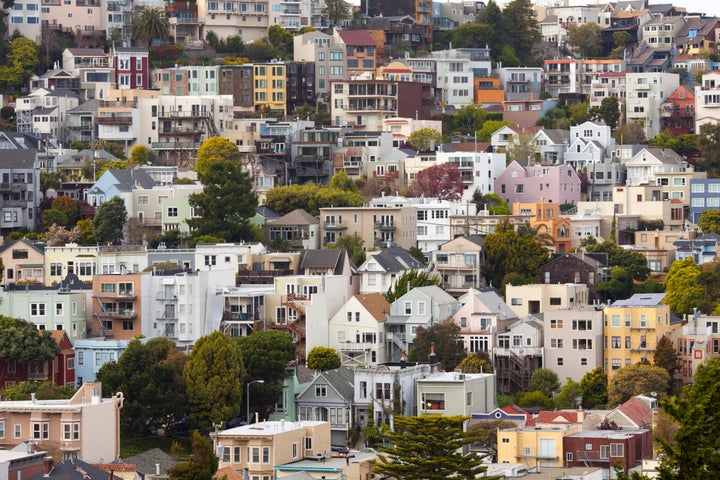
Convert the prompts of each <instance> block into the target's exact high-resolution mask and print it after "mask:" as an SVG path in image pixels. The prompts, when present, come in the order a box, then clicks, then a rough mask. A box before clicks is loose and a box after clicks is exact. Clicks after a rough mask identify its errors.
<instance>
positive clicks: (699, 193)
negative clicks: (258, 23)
mask: <svg viewBox="0 0 720 480" xmlns="http://www.w3.org/2000/svg"><path fill="white" fill-rule="evenodd" d="M718 194H720V180H719V179H717V178H705V179H702V178H692V179H690V215H689V216H688V221H689V222H690V223H692V224H697V223H698V220H700V216H701V215H702V213H703V212H704V211H706V210H717V209H720V198H718ZM6 265H7V264H6Z"/></svg>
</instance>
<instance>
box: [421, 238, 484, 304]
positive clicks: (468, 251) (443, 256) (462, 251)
mask: <svg viewBox="0 0 720 480" xmlns="http://www.w3.org/2000/svg"><path fill="white" fill-rule="evenodd" d="M484 243H485V236H483V235H463V236H459V237H456V238H453V239H452V240H450V241H449V242H447V243H444V244H442V245H440V248H438V249H437V250H435V251H434V252H432V254H431V259H432V262H433V266H434V270H435V271H436V272H437V273H438V274H439V275H441V276H442V279H443V283H444V284H445V286H446V287H447V289H448V292H449V293H451V294H453V295H458V296H459V295H462V294H463V293H465V292H466V291H467V289H468V288H477V287H484V286H485V279H484V278H483V277H482V275H481V274H480V270H481V268H482V261H483V258H484V255H483V245H484Z"/></svg>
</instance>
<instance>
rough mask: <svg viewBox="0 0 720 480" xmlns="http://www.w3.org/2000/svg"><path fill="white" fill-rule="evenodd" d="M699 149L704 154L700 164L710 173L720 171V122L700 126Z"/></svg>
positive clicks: (715, 173) (715, 174) (714, 173)
mask: <svg viewBox="0 0 720 480" xmlns="http://www.w3.org/2000/svg"><path fill="white" fill-rule="evenodd" d="M697 149H698V150H700V153H701V154H702V158H703V160H702V163H700V166H701V167H702V169H703V170H705V171H706V172H708V174H710V175H714V176H718V174H719V173H720V124H715V123H705V124H703V125H701V126H700V134H699V135H698V137H697Z"/></svg>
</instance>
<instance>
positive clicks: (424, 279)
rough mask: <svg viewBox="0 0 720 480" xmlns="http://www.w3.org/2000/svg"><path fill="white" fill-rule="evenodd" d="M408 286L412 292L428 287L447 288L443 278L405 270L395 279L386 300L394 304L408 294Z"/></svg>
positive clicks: (413, 270) (386, 294)
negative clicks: (417, 288)
mask: <svg viewBox="0 0 720 480" xmlns="http://www.w3.org/2000/svg"><path fill="white" fill-rule="evenodd" d="M408 285H409V286H410V290H412V289H413V288H416V287H427V286H429V285H436V286H438V287H440V288H445V287H444V284H443V281H442V278H440V277H435V276H430V274H428V273H427V272H421V271H419V270H415V269H412V270H405V271H404V272H403V273H402V274H401V275H400V276H399V277H397V278H396V279H395V284H394V285H391V286H390V288H389V289H388V291H387V292H386V293H385V299H386V300H387V301H388V302H389V303H393V302H394V301H395V300H397V299H398V298H400V297H402V296H403V295H405V294H406V293H407V292H408Z"/></svg>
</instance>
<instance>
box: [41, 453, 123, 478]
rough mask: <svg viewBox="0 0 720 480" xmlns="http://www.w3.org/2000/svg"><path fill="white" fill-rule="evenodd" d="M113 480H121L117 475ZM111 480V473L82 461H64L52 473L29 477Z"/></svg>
mask: <svg viewBox="0 0 720 480" xmlns="http://www.w3.org/2000/svg"><path fill="white" fill-rule="evenodd" d="M112 478H113V480H120V477H118V476H117V475H113V476H112ZM43 479H49V480H109V479H110V473H109V472H104V471H102V470H100V469H99V468H97V467H94V466H92V465H90V464H89V463H86V462H83V461H82V460H80V459H77V458H76V459H73V460H63V461H62V462H58V463H56V464H55V465H54V466H53V468H52V470H51V471H50V473H49V474H48V475H45V474H44V473H43V472H40V473H38V474H36V475H33V476H31V477H29V480H43Z"/></svg>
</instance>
